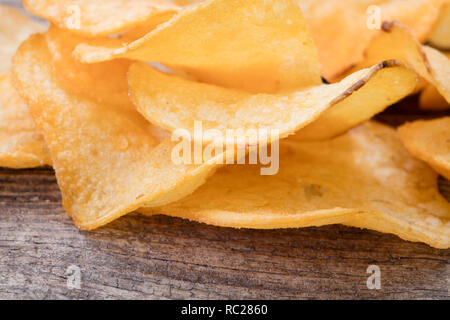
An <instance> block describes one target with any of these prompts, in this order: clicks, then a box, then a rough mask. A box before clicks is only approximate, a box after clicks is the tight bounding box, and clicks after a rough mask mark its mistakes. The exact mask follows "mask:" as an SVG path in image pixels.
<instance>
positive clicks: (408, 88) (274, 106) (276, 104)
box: [128, 61, 416, 141]
mask: <svg viewBox="0 0 450 320" xmlns="http://www.w3.org/2000/svg"><path fill="white" fill-rule="evenodd" d="M128 78H129V85H130V96H131V99H132V100H133V102H134V103H135V105H136V107H137V109H138V111H139V112H141V113H142V114H143V115H144V117H146V118H147V119H148V120H149V121H150V122H152V123H153V124H155V125H157V126H160V127H162V128H164V129H166V130H168V131H171V132H173V131H175V130H176V129H180V128H181V129H185V130H187V131H189V132H190V133H191V136H194V139H196V138H195V135H194V127H195V123H196V121H201V123H202V128H203V130H204V131H207V130H211V131H212V130H220V131H221V132H222V136H223V137H225V136H227V132H226V130H234V133H236V136H238V135H243V132H244V133H245V132H246V131H247V130H250V129H266V130H268V131H269V130H278V134H279V136H280V137H281V138H283V137H286V136H287V135H289V134H292V133H294V132H296V131H297V130H299V129H301V128H302V127H304V126H306V125H307V124H309V123H311V122H312V121H314V120H316V119H318V120H317V121H316V122H314V123H313V124H312V125H314V127H312V128H311V129H308V131H307V132H306V133H305V135H304V136H303V137H304V138H312V139H316V138H321V139H325V138H328V137H330V136H334V135H336V134H340V133H343V132H345V131H346V130H348V129H350V128H351V127H353V126H356V125H357V124H358V123H360V122H362V121H365V120H367V119H370V118H371V117H372V116H373V115H374V114H376V113H377V112H380V111H382V110H383V109H384V108H386V107H387V106H389V105H390V104H392V103H394V102H396V101H398V100H399V99H401V98H403V97H405V96H407V95H408V94H409V93H411V92H412V90H413V89H414V88H415V85H416V75H415V73H414V72H413V71H411V70H409V69H407V68H404V67H402V66H398V65H396V63H395V62H394V61H391V62H385V63H381V64H379V65H376V66H374V67H372V68H370V69H365V70H362V71H359V72H357V73H355V74H352V75H350V76H349V77H347V78H346V79H344V80H342V81H341V82H339V83H336V84H331V85H327V84H323V85H319V86H315V87H311V88H306V89H303V90H300V91H296V92H292V93H287V94H251V93H248V92H244V91H239V90H235V89H228V88H223V87H218V86H215V85H210V84H205V83H199V82H195V81H191V80H187V79H184V78H181V77H177V76H172V75H167V74H164V73H161V72H159V71H157V70H156V69H154V68H152V67H150V66H148V65H146V64H145V63H136V64H133V65H132V66H131V68H130V71H129V74H128ZM392 83H395V84H396V85H395V86H393V85H392ZM330 107H333V108H334V109H333V111H331V113H327V110H328V109H329V108H330ZM330 110H331V109H330ZM322 114H323V115H324V118H323V120H322V117H320V118H319V116H321V115H322ZM316 123H317V125H316ZM239 130H240V131H239ZM301 132H302V131H300V133H301ZM198 137H199V138H203V140H204V141H208V137H204V136H203V137H202V136H198ZM196 140H197V139H196ZM247 141H248V139H247Z"/></svg>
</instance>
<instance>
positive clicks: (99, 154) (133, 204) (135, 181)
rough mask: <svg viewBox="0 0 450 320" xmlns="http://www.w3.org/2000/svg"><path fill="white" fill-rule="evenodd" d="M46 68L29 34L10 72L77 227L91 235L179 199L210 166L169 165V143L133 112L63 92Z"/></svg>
mask: <svg viewBox="0 0 450 320" xmlns="http://www.w3.org/2000/svg"><path fill="white" fill-rule="evenodd" d="M51 62H52V60H51V55H50V53H49V51H48V49H47V46H46V42H45V38H44V36H42V35H36V36H32V37H31V38H29V39H28V40H27V41H26V42H24V43H23V44H22V45H21V47H20V48H19V50H18V52H17V54H16V56H15V58H14V68H13V71H14V77H15V79H16V81H17V83H18V87H19V89H20V93H21V95H23V96H24V97H25V98H26V100H27V102H28V104H29V108H30V112H31V114H32V116H33V118H34V119H35V121H36V123H37V124H38V125H39V127H40V129H41V130H42V132H43V134H44V136H45V139H46V141H47V143H48V147H49V150H50V153H51V156H52V160H53V167H54V169H55V172H56V177H57V180H58V184H59V187H60V189H61V192H62V198H63V205H64V208H65V209H66V211H67V212H68V213H69V214H70V215H71V216H72V218H73V219H74V222H75V224H76V225H77V226H78V227H80V228H82V229H93V228H96V227H99V226H101V225H103V224H106V223H108V222H110V221H112V220H114V219H116V218H118V217H120V216H121V215H124V214H126V213H128V212H130V211H133V210H134V209H137V208H138V207H140V206H142V205H143V204H148V203H150V204H152V203H153V204H154V205H160V204H162V203H165V202H170V201H173V200H176V199H180V198H182V197H183V196H184V195H186V194H189V193H190V192H192V190H194V189H195V188H196V187H198V186H199V185H200V184H202V183H203V182H204V180H205V179H206V177H207V176H208V175H209V174H210V173H211V172H212V170H213V169H214V168H215V165H212V164H210V163H202V164H201V165H176V164H175V163H173V162H172V161H171V152H172V148H173V146H174V144H175V143H173V142H171V141H170V139H166V140H164V141H162V142H160V140H159V135H158V134H157V133H155V130H157V129H155V128H154V127H153V126H151V125H150V124H149V123H148V122H147V121H145V119H144V118H142V117H141V116H140V115H139V113H137V112H136V111H135V110H129V109H126V108H121V107H119V106H116V105H108V104H102V103H99V102H97V101H95V100H92V99H90V98H89V97H86V96H81V95H79V94H74V93H72V92H70V91H69V90H66V89H65V88H64V87H62V86H60V84H59V81H58V80H57V78H56V77H55V76H54V70H52V67H51ZM219 156H220V155H219Z"/></svg>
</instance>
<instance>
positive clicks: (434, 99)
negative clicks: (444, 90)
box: [419, 84, 450, 111]
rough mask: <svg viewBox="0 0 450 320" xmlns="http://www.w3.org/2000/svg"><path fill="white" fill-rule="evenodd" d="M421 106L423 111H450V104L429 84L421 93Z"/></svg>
mask: <svg viewBox="0 0 450 320" xmlns="http://www.w3.org/2000/svg"><path fill="white" fill-rule="evenodd" d="M419 106H420V108H421V109H423V110H436V111H440V110H447V109H450V103H449V102H447V100H445V98H444V97H443V96H442V95H441V94H440V93H439V91H437V89H436V88H435V87H434V86H433V85H431V84H428V85H427V86H426V87H425V88H424V89H423V90H422V92H421V93H420V98H419Z"/></svg>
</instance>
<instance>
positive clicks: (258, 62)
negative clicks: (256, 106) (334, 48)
mask: <svg viewBox="0 0 450 320" xmlns="http://www.w3.org/2000/svg"><path fill="white" fill-rule="evenodd" d="M74 54H75V56H77V57H78V58H79V59H80V60H81V61H82V62H89V63H92V62H99V61H105V60H110V59H114V58H130V59H135V60H142V61H155V62H160V63H162V64H164V65H166V66H169V67H171V68H175V69H181V70H184V71H186V72H187V73H189V74H191V75H194V76H195V77H197V79H199V80H201V81H204V82H208V83H213V84H217V85H220V86H225V87H230V88H238V89H241V90H246V91H250V92H266V93H273V92H278V91H286V90H293V89H297V88H301V87H305V86H310V85H314V84H319V83H321V81H320V72H319V62H318V57H317V51H316V48H315V47H314V44H313V41H312V39H311V37H310V35H309V33H308V30H307V25H306V23H305V21H304V19H303V17H302V14H301V11H300V8H299V7H298V5H297V4H296V3H295V2H294V1H291V0H279V1H274V0H265V1H263V0H208V1H205V2H202V3H200V4H197V5H193V6H189V7H186V8H185V9H184V10H183V11H182V12H181V13H180V14H178V15H177V16H175V17H174V18H173V19H171V20H170V21H168V22H167V23H165V24H162V25H161V26H159V27H158V28H157V29H156V30H154V31H152V32H150V33H148V34H147V35H145V36H144V37H142V38H140V39H138V40H136V41H134V42H131V43H126V44H123V43H122V42H121V41H117V40H115V39H108V40H107V41H105V40H101V41H100V40H92V41H91V42H88V43H86V44H81V45H79V46H77V48H76V50H75V51H74Z"/></svg>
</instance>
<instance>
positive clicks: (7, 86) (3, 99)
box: [0, 74, 51, 169]
mask: <svg viewBox="0 0 450 320" xmlns="http://www.w3.org/2000/svg"><path fill="white" fill-rule="evenodd" d="M50 164H51V160H50V154H49V152H48V149H47V146H46V144H45V141H44V137H43V136H42V134H41V133H40V132H39V130H38V129H37V128H36V127H35V125H34V122H33V119H32V118H31V116H30V113H29V111H28V107H27V105H26V104H25V101H23V100H22V98H21V97H20V96H19V94H18V93H17V92H16V90H15V89H14V87H13V85H12V83H11V77H10V75H9V74H5V75H3V76H0V166H1V167H8V168H14V169H22V168H33V167H41V166H44V165H50Z"/></svg>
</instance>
